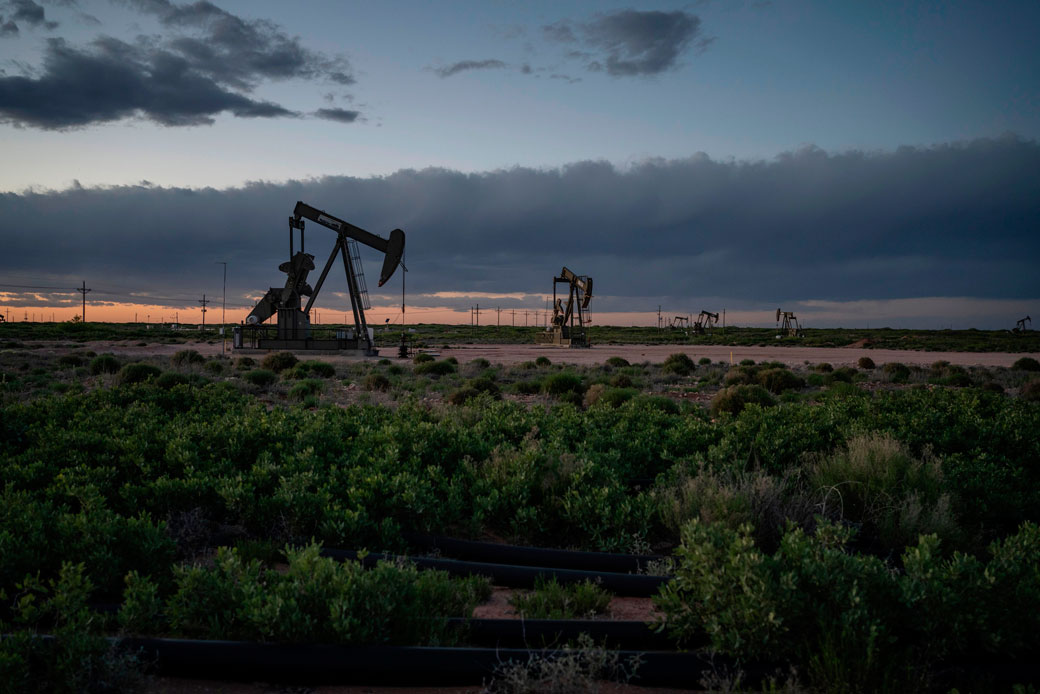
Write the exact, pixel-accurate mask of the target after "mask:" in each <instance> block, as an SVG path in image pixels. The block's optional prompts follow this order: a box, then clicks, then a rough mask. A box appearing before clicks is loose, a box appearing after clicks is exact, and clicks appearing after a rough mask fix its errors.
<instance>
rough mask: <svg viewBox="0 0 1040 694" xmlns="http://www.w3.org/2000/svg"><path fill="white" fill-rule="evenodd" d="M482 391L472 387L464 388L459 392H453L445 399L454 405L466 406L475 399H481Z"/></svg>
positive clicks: (458, 390)
mask: <svg viewBox="0 0 1040 694" xmlns="http://www.w3.org/2000/svg"><path fill="white" fill-rule="evenodd" d="M479 396H480V391H479V390H477V389H476V388H473V387H471V386H463V387H461V388H459V389H457V390H453V391H452V392H451V393H449V394H448V397H447V398H445V399H446V400H447V401H448V402H449V403H451V404H452V405H465V404H466V403H467V402H469V401H470V400H472V399H473V398H476V397H479Z"/></svg>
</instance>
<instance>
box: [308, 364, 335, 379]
mask: <svg viewBox="0 0 1040 694" xmlns="http://www.w3.org/2000/svg"><path fill="white" fill-rule="evenodd" d="M303 366H306V367H307V372H308V373H310V374H311V375H312V376H315V377H317V378H333V377H335V375H336V367H335V366H333V365H332V364H329V363H328V362H324V361H318V360H317V359H311V360H309V361H305V362H303Z"/></svg>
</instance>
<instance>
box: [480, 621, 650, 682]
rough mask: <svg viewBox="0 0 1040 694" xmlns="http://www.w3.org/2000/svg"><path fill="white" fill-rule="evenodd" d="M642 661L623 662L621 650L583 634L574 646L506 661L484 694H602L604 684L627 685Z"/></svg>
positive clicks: (496, 671)
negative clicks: (597, 643)
mask: <svg viewBox="0 0 1040 694" xmlns="http://www.w3.org/2000/svg"><path fill="white" fill-rule="evenodd" d="M641 662H642V661H641V660H640V658H639V656H638V655H636V656H632V657H631V658H628V659H627V660H625V661H622V660H621V658H620V656H619V655H618V652H617V651H608V650H606V649H605V648H603V647H601V646H597V645H595V644H594V643H593V641H592V638H591V637H590V636H589V635H588V634H580V635H579V636H578V639H577V643H576V645H574V646H569V645H568V646H564V647H563V648H562V649H560V650H556V651H554V652H547V653H544V654H537V655H532V656H531V657H530V658H529V659H528V660H527V661H525V662H518V661H515V660H508V661H506V662H505V663H503V664H502V665H501V666H499V667H498V668H496V670H495V674H494V677H493V678H492V679H491V682H490V683H488V684H487V685H486V686H485V687H484V689H483V690H481V694H598V693H599V692H601V691H603V690H604V688H603V686H602V682H603V681H612V682H619V683H622V684H624V683H627V682H628V681H629V680H630V679H632V677H634V676H635V675H636V673H637V672H638V670H639V666H640V663H641Z"/></svg>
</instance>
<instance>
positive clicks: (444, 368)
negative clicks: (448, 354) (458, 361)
mask: <svg viewBox="0 0 1040 694" xmlns="http://www.w3.org/2000/svg"><path fill="white" fill-rule="evenodd" d="M455 369H456V366H455V364H452V363H451V362H450V361H448V360H446V359H443V360H441V361H427V362H423V363H421V364H417V365H416V367H415V373H416V375H419V376H447V375H448V374H453V373H455Z"/></svg>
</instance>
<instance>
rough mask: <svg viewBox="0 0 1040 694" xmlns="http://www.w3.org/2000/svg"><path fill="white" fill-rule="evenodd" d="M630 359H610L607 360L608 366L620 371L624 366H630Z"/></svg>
mask: <svg viewBox="0 0 1040 694" xmlns="http://www.w3.org/2000/svg"><path fill="white" fill-rule="evenodd" d="M628 365H629V363H628V359H625V358H624V357H610V358H609V359H607V366H612V367H614V368H615V369H620V368H621V367H623V366H628Z"/></svg>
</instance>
